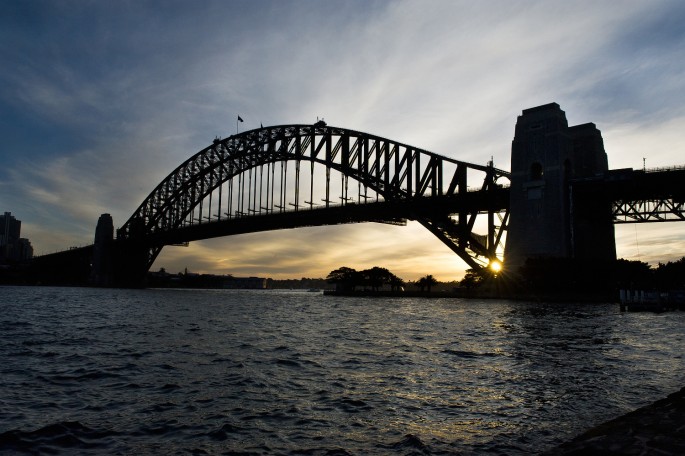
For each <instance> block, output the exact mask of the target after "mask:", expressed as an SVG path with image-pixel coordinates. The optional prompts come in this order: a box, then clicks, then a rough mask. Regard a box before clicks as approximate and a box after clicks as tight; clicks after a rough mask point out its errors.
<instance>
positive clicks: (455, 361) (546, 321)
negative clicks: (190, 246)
mask: <svg viewBox="0 0 685 456" xmlns="http://www.w3.org/2000/svg"><path fill="white" fill-rule="evenodd" d="M684 338H685V312H672V313H663V314H655V313H621V312H620V311H619V307H618V305H617V304H616V305H615V304H563V305H561V304H545V303H526V302H514V301H503V300H499V301H498V300H488V301H478V300H459V299H421V298H406V299H399V298H379V299H371V298H349V297H334V296H324V295H323V294H320V293H310V292H297V291H279V290H259V291H257V290H251V291H248V290H244V291H243V290H113V289H87V288H39V287H36V288H27V287H0V378H1V379H2V381H1V382H0V453H3V454H5V453H9V454H13V453H17V454H44V453H50V454H74V453H78V454H103V453H107V454H143V455H145V454H150V455H152V454H155V455H156V454H233V453H240V454H292V453H299V454H314V455H316V454H322V455H324V454H354V455H367V454H417V453H418V454H510V455H516V454H520V455H523V454H530V453H536V452H539V451H543V450H546V449H549V448H551V447H553V446H555V445H557V444H559V443H562V442H563V441H566V440H568V439H569V438H571V437H573V436H574V435H576V434H578V433H580V432H582V431H584V430H585V429H587V428H588V427H591V426H593V425H596V424H599V423H601V422H603V421H605V420H607V419H609V418H612V417H615V416H618V415H621V414H624V413H626V412H628V411H631V410H633V409H635V408H638V407H640V406H643V405H646V404H648V403H650V402H652V401H654V400H657V399H659V398H661V397H664V396H666V395H667V394H669V393H671V392H674V391H677V390H679V389H680V388H681V387H682V386H683V385H685V362H684V361H683V357H682V347H683V343H684Z"/></svg>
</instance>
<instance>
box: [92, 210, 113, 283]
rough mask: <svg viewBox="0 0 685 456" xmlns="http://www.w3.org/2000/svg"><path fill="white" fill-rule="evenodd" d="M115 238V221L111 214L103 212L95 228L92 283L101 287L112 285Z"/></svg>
mask: <svg viewBox="0 0 685 456" xmlns="http://www.w3.org/2000/svg"><path fill="white" fill-rule="evenodd" d="M113 239H114V221H113V220H112V216H111V215H110V214H102V215H101V216H100V218H98V224H97V227H96V228H95V242H94V244H93V266H92V270H91V277H90V280H91V284H92V285H96V286H101V287H103V286H104V287H106V286H111V285H112V240H113Z"/></svg>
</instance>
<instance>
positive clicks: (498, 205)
mask: <svg viewBox="0 0 685 456" xmlns="http://www.w3.org/2000/svg"><path fill="white" fill-rule="evenodd" d="M588 126H591V127H588ZM684 178H685V169H669V170H660V171H655V172H647V171H635V170H608V168H607V166H606V154H605V153H604V149H603V144H602V142H601V134H599V131H598V130H596V128H594V125H593V124H586V125H583V126H578V127H568V125H567V124H566V123H565V115H564V114H563V111H561V110H560V109H559V106H558V105H556V104H554V103H553V104H550V105H545V106H542V107H538V108H532V109H530V110H525V111H523V115H522V116H520V117H519V121H518V123H517V134H516V137H515V138H514V143H513V147H512V172H511V173H510V172H508V171H505V170H502V169H498V168H495V167H494V166H493V163H492V162H488V163H486V164H484V165H482V164H474V163H467V162H464V161H459V160H456V159H453V158H449V157H445V156H442V155H438V154H436V153H433V152H429V151H426V150H423V149H419V148H416V147H413V146H409V145H406V144H402V143H399V142H397V141H393V140H390V139H386V138H381V137H378V136H375V135H372V134H368V133H363V132H359V131H354V130H349V129H344V128H339V127H333V126H328V125H326V124H325V123H323V122H317V123H316V124H314V125H283V126H271V127H264V128H259V129H256V130H250V131H246V132H243V133H240V134H236V135H233V136H230V137H228V138H225V139H219V138H217V139H215V140H214V141H213V142H212V144H210V145H208V146H207V147H205V148H204V149H202V150H201V151H199V152H198V153H196V154H195V155H193V156H192V157H190V158H189V159H188V160H186V161H185V162H183V163H182V164H181V165H179V166H178V167H177V168H176V169H175V170H173V171H172V172H171V173H170V174H169V175H168V176H167V177H166V178H165V179H164V180H163V181H162V182H160V183H159V184H158V185H157V186H156V187H155V189H154V190H153V191H152V192H151V193H150V195H149V196H148V197H147V198H146V199H145V200H144V201H143V202H142V203H141V204H140V206H138V208H137V209H136V210H135V211H134V213H133V214H132V215H131V217H130V218H129V219H128V220H127V221H126V223H124V225H123V226H121V228H119V229H117V230H116V236H114V228H113V221H112V219H111V217H110V216H109V215H108V214H103V216H101V218H100V220H99V222H98V228H97V230H96V236H95V243H94V245H93V246H88V247H84V248H82V249H72V250H69V251H66V252H60V253H57V254H52V255H46V256H44V257H39V258H37V259H36V260H35V261H34V263H35V266H36V268H37V269H38V270H40V271H42V274H43V276H44V277H48V276H49V275H50V274H58V273H59V271H64V270H72V271H74V273H73V274H74V277H73V280H72V281H76V280H77V279H78V280H79V281H85V280H88V281H90V283H91V284H94V285H114V286H137V285H140V284H141V283H142V282H141V281H142V279H143V278H144V276H145V273H146V272H147V271H148V270H149V268H150V267H151V266H152V264H153V263H154V261H155V258H156V257H157V255H158V254H159V253H160V251H161V250H162V248H163V247H164V246H169V245H178V244H186V243H188V242H191V241H197V240H201V239H209V238H214V237H221V236H229V235H236V234H241V233H251V232H258V231H268V230H276V229H286V228H297V227H304V226H322V225H334V224H343V223H360V222H379V223H390V224H399V225H402V224H406V221H407V220H415V221H418V222H419V223H421V225H423V226H424V227H425V228H426V229H428V230H429V231H430V232H431V233H433V234H434V235H435V236H436V237H438V239H440V240H441V241H442V242H444V243H445V244H446V245H447V246H448V247H449V248H450V249H451V250H452V251H454V252H455V253H456V254H457V255H458V256H459V257H460V258H461V259H462V260H463V261H464V262H465V263H466V264H467V265H468V266H469V267H470V268H473V269H474V270H476V271H482V272H484V271H486V270H487V269H488V266H490V265H493V264H501V263H502V262H504V261H505V259H506V260H507V262H505V265H506V264H512V265H513V264H515V263H516V262H517V261H518V262H519V263H520V261H521V259H522V258H525V257H530V256H535V255H543V256H544V255H552V256H561V257H564V256H566V257H573V256H583V255H585V256H587V255H590V256H592V255H593V253H592V251H591V250H592V249H594V250H595V252H600V254H599V255H600V256H604V257H606V256H607V255H608V256H611V254H612V252H613V255H614V257H615V247H614V245H613V243H614V239H613V223H625V222H647V221H666V220H685V217H684V215H683V214H684V211H683V201H684V200H685V198H684V195H683V190H682V189H683V186H682V182H683V179H684ZM510 214H511V216H512V217H511V220H513V221H514V225H513V227H512V230H510V226H509V225H510ZM609 227H610V229H609ZM507 233H508V234H507ZM597 241H599V242H601V243H602V244H605V245H609V244H611V246H610V248H608V249H604V250H602V249H601V248H600V249H598V248H597V245H596V243H597ZM505 244H506V246H505ZM593 245H594V247H590V246H593ZM512 246H513V247H512ZM505 247H506V248H505ZM589 250H590V251H589ZM607 252H608V253H607ZM510 259H513V260H512V261H509V260H510ZM76 271H78V272H76Z"/></svg>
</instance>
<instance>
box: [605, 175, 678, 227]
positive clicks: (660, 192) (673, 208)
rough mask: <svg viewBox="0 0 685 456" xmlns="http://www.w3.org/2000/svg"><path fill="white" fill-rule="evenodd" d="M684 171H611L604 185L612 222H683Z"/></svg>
mask: <svg viewBox="0 0 685 456" xmlns="http://www.w3.org/2000/svg"><path fill="white" fill-rule="evenodd" d="M683 182H685V168H684V167H672V168H656V169H649V170H632V169H628V170H614V171H610V172H609V175H608V176H607V179H606V182H605V184H604V185H605V186H606V190H605V191H606V192H607V193H608V196H609V199H610V200H611V201H612V215H613V218H614V223H616V224H620V223H647V222H673V221H685V185H683Z"/></svg>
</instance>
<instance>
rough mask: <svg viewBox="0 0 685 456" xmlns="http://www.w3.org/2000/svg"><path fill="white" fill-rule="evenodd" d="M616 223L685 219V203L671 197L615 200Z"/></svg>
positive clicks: (613, 212)
mask: <svg viewBox="0 0 685 456" xmlns="http://www.w3.org/2000/svg"><path fill="white" fill-rule="evenodd" d="M612 215H613V217H614V223H646V222H669V221H673V222H676V221H683V220H685V205H684V204H683V202H682V201H680V202H679V201H675V200H674V199H671V198H664V199H657V200H637V201H615V202H614V204H613V207H612Z"/></svg>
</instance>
